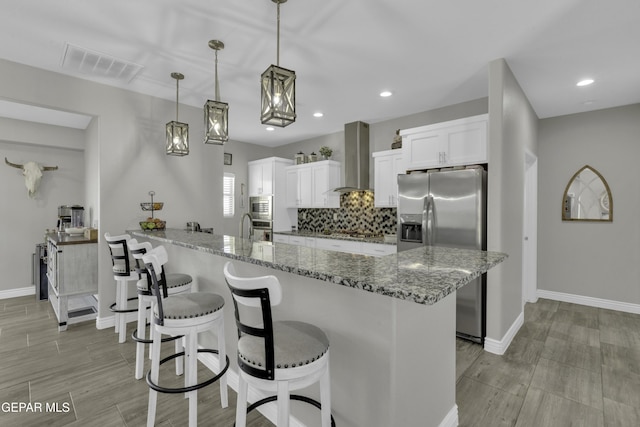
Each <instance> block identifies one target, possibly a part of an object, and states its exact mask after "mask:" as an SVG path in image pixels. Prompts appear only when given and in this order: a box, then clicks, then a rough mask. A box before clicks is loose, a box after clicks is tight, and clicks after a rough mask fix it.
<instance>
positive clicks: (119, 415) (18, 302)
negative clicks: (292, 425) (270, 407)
mask: <svg viewBox="0 0 640 427" xmlns="http://www.w3.org/2000/svg"><path fill="white" fill-rule="evenodd" d="M134 328H135V326H134V324H133V323H130V324H129V326H128V336H129V337H130V335H131V332H132V331H133V329H134ZM165 347H166V351H165ZM172 348H173V344H166V345H165V346H163V356H165V355H168V354H169V353H170V352H171V350H172ZM145 363H146V368H147V369H148V360H147V361H146V362H145ZM134 365H135V343H134V342H133V341H132V340H131V339H130V338H128V339H127V342H126V343H124V344H119V343H118V336H117V334H115V333H114V330H113V328H109V329H103V330H99V329H96V327H95V322H94V321H89V322H83V323H80V324H76V325H70V326H69V327H68V329H67V331H65V332H58V326H57V320H56V318H55V314H54V313H53V310H52V308H51V304H50V303H49V302H48V301H41V302H36V301H35V297H33V296H28V297H19V298H12V299H5V300H0V405H2V406H1V407H0V426H2V427H4V426H20V427H27V426H34V427H35V426H83V427H85V426H96V427H110V426H114V427H115V426H145V425H146V422H147V403H148V396H149V394H148V393H149V388H148V386H147V383H146V382H145V380H144V379H141V380H135V379H134V377H133V374H134V369H135V366H134ZM165 366H167V365H165ZM163 368H164V367H163ZM210 374H211V372H210V371H209V370H208V369H207V368H206V367H204V366H203V365H201V366H200V367H199V371H198V378H199V379H201V380H203V379H205V378H209V376H210ZM182 381H183V377H182V376H181V377H176V376H175V375H174V373H173V366H171V367H167V369H163V370H162V371H161V376H160V383H161V384H163V385H167V386H169V387H179V386H181V384H180V383H181V382H182ZM219 390H220V388H219V387H218V384H217V383H215V384H212V385H210V386H208V387H205V388H203V389H201V390H199V392H198V421H199V422H198V424H199V425H201V426H205V425H206V426H232V425H233V423H234V420H235V406H236V405H235V403H236V394H235V393H234V392H233V390H232V389H231V388H229V407H228V408H226V409H222V408H221V407H220V394H219ZM12 402H15V404H18V403H20V402H22V403H31V408H29V407H26V408H23V409H22V410H21V412H20V408H18V407H16V408H12V407H11V406H10V405H11V403H12ZM37 405H41V409H39V408H38V406H37ZM46 405H49V408H48V409H49V410H48V411H47V406H46ZM158 408H159V409H158V412H157V414H156V425H157V426H163V427H173V426H187V425H188V399H184V398H183V396H182V395H176V394H160V395H159V397H158ZM247 420H248V422H247V425H248V426H250V427H273V424H272V423H270V422H269V421H268V420H267V419H265V418H264V417H262V416H261V415H260V414H259V413H258V412H257V411H253V412H252V413H251V414H249V416H248V418H247Z"/></svg>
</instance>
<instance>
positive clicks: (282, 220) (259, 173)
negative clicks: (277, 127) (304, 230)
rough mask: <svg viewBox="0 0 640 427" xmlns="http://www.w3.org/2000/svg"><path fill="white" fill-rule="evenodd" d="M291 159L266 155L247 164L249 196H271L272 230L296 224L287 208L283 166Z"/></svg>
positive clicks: (284, 229)
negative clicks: (264, 157) (266, 156)
mask: <svg viewBox="0 0 640 427" xmlns="http://www.w3.org/2000/svg"><path fill="white" fill-rule="evenodd" d="M292 164H293V160H290V159H284V158H281V157H268V158H266V159H260V160H253V161H251V162H249V163H248V166H249V196H250V197H251V196H273V205H272V207H271V209H272V213H273V231H288V230H291V226H292V225H296V223H297V217H296V215H294V214H293V213H291V212H289V211H288V210H287V201H286V187H287V183H286V179H287V177H286V174H285V168H286V167H287V166H290V165H292Z"/></svg>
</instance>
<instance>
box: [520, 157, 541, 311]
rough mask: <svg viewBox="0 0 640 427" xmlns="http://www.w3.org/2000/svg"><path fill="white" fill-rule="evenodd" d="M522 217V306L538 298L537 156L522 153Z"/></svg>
mask: <svg viewBox="0 0 640 427" xmlns="http://www.w3.org/2000/svg"><path fill="white" fill-rule="evenodd" d="M524 166H525V173H524V218H523V230H522V307H523V308H524V304H525V303H526V302H536V301H537V300H538V295H537V293H538V292H537V290H538V277H537V266H538V158H537V157H536V156H535V155H534V154H533V153H530V152H528V151H525V154H524Z"/></svg>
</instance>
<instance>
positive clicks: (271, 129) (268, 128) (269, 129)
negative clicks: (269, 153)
mask: <svg viewBox="0 0 640 427" xmlns="http://www.w3.org/2000/svg"><path fill="white" fill-rule="evenodd" d="M265 129H266V130H267V132H273V131H274V130H276V128H274V127H271V126H267V127H266V128H265Z"/></svg>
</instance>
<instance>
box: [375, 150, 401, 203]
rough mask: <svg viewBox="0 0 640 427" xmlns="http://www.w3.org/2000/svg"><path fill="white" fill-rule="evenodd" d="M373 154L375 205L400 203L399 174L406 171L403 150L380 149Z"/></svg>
mask: <svg viewBox="0 0 640 427" xmlns="http://www.w3.org/2000/svg"><path fill="white" fill-rule="evenodd" d="M372 156H373V168H374V169H373V172H374V184H373V185H374V189H375V197H374V206H375V207H377V208H388V207H396V206H397V205H398V174H400V173H404V172H405V170H404V157H403V155H402V150H386V151H378V152H376V153H373V154H372Z"/></svg>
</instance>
